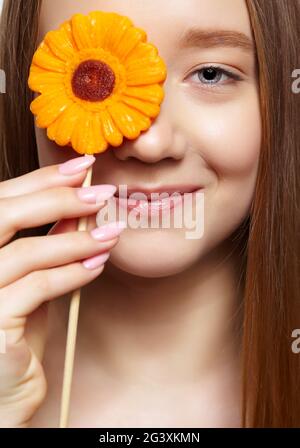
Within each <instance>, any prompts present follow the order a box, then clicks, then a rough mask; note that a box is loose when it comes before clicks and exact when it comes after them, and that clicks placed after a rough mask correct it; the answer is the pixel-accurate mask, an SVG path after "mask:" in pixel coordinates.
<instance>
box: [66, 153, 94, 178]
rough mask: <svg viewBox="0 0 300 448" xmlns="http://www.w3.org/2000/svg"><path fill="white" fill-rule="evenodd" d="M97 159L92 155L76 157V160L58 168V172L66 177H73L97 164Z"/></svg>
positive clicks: (68, 161)
mask: <svg viewBox="0 0 300 448" xmlns="http://www.w3.org/2000/svg"><path fill="white" fill-rule="evenodd" d="M95 160H96V158H95V157H94V156H92V155H85V156H83V157H75V159H71V160H67V162H64V163H61V164H60V165H59V166H58V171H59V172H60V174H63V175H64V176H72V175H73V174H78V173H80V172H81V171H84V170H86V169H87V168H89V167H90V166H91V165H93V163H94V162H95Z"/></svg>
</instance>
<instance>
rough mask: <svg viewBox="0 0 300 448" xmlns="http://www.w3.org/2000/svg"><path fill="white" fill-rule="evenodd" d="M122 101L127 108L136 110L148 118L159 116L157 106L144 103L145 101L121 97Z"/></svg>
mask: <svg viewBox="0 0 300 448" xmlns="http://www.w3.org/2000/svg"><path fill="white" fill-rule="evenodd" d="M122 101H123V102H124V103H125V104H127V106H130V107H133V108H135V109H137V110H138V111H140V112H142V113H143V114H144V115H147V116H148V117H151V118H154V117H157V115H158V114H159V110H160V107H159V105H158V104H153V103H146V102H145V101H141V100H138V99H137V98H130V97H129V96H128V97H126V96H123V97H122Z"/></svg>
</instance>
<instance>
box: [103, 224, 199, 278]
mask: <svg viewBox="0 0 300 448" xmlns="http://www.w3.org/2000/svg"><path fill="white" fill-rule="evenodd" d="M125 232H126V231H125ZM134 233H135V236H134V237H132V238H131V237H130V236H129V235H128V234H127V235H126V234H125V233H124V235H122V236H121V238H120V240H119V242H118V244H117V245H116V246H115V247H114V248H113V250H112V251H111V255H110V258H109V262H110V263H111V264H112V265H113V266H114V267H116V268H118V269H120V270H121V271H123V272H127V273H128V274H132V275H136V276H139V277H148V278H158V277H167V276H170V275H176V274H179V273H181V272H184V271H185V270H186V269H187V268H188V267H190V266H191V265H192V264H193V263H196V262H197V259H198V258H199V250H198V251H197V253H194V252H195V250H193V249H192V247H191V246H192V245H193V244H194V243H193V242H192V241H191V240H186V239H184V238H182V235H181V236H180V235H174V234H173V235H168V236H166V234H165V233H164V232H162V231H157V232H156V234H155V235H154V233H152V232H150V234H149V235H148V237H147V238H145V236H144V234H143V233H141V234H140V235H138V233H137V231H136V230H135V231H134ZM194 249H195V244H194ZM198 249H199V248H198Z"/></svg>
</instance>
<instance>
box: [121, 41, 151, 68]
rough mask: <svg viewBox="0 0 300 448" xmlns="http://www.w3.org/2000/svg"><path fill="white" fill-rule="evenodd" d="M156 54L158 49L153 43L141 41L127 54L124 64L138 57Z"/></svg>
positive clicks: (142, 57)
mask: <svg viewBox="0 0 300 448" xmlns="http://www.w3.org/2000/svg"><path fill="white" fill-rule="evenodd" d="M156 56H158V50H157V48H156V47H155V45H153V44H150V43H149V42H142V43H140V44H139V45H137V47H136V48H134V50H133V51H132V52H131V53H130V54H129V55H128V57H127V59H126V62H125V65H127V64H129V63H130V62H132V61H136V60H139V59H149V58H155V57H156Z"/></svg>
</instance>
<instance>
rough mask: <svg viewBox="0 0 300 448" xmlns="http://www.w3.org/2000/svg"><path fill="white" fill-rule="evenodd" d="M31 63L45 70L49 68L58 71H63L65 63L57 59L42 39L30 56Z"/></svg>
mask: <svg viewBox="0 0 300 448" xmlns="http://www.w3.org/2000/svg"><path fill="white" fill-rule="evenodd" d="M32 62H33V64H36V65H38V66H39V67H41V68H44V69H46V70H51V71H54V72H58V73H65V69H66V65H65V63H64V62H63V61H62V60H61V59H58V58H57V57H56V56H55V55H54V54H53V53H52V51H51V50H50V48H49V47H48V45H47V44H46V43H45V42H44V41H43V42H42V43H41V44H40V46H39V47H38V49H37V50H36V52H35V53H34V55H33V58H32Z"/></svg>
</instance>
